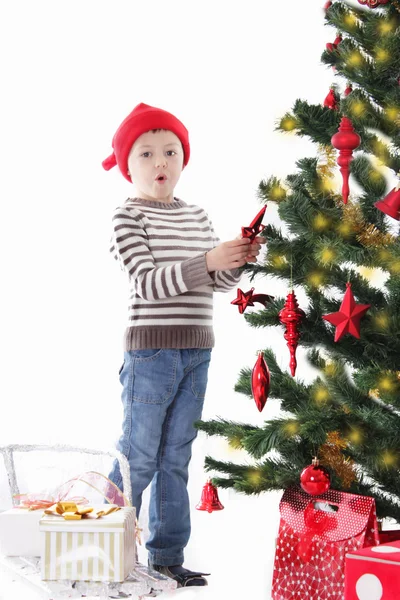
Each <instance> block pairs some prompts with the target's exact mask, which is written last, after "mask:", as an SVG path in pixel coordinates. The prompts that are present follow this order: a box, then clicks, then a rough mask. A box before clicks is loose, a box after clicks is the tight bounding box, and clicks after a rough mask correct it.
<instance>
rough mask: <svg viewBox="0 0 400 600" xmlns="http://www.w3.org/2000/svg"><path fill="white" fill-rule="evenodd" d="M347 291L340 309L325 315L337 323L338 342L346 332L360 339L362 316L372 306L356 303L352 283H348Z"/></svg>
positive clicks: (336, 340)
mask: <svg viewBox="0 0 400 600" xmlns="http://www.w3.org/2000/svg"><path fill="white" fill-rule="evenodd" d="M346 287H347V289H346V292H345V294H344V298H343V301H342V304H341V305H340V310H338V312H335V313H330V314H329V315H323V316H322V318H323V319H325V321H329V323H332V325H335V327H336V332H335V342H338V341H339V340H340V338H342V337H343V336H344V335H345V334H346V333H349V334H350V335H353V336H354V337H356V338H358V339H360V320H361V317H363V316H364V314H365V313H366V312H367V310H368V309H369V308H370V307H371V305H370V304H356V301H355V300H354V296H353V292H352V291H351V283H346Z"/></svg>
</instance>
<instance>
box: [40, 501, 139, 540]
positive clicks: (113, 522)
mask: <svg viewBox="0 0 400 600" xmlns="http://www.w3.org/2000/svg"><path fill="white" fill-rule="evenodd" d="M87 506H91V507H93V509H94V511H99V510H104V509H105V508H107V507H108V506H109V505H107V504H90V505H87ZM135 517H136V511H135V509H134V508H133V507H127V506H125V507H123V508H121V509H120V510H117V511H115V512H112V513H110V514H109V515H104V516H102V517H99V518H94V517H91V516H90V513H89V515H88V516H87V517H85V518H82V519H80V520H67V519H64V517H63V516H61V515H46V514H43V515H42V517H41V519H40V521H39V530H40V531H67V532H71V533H75V532H77V533H79V532H90V531H96V532H100V533H101V532H104V533H115V532H121V531H123V530H124V527H125V523H126V521H127V520H128V519H135Z"/></svg>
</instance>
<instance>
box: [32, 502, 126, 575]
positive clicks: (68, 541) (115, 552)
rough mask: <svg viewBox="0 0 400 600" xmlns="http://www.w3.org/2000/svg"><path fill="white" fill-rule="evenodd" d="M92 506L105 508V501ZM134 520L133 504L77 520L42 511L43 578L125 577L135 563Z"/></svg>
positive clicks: (40, 526)
mask: <svg viewBox="0 0 400 600" xmlns="http://www.w3.org/2000/svg"><path fill="white" fill-rule="evenodd" d="M91 506H93V505H91ZM94 509H95V510H101V509H104V504H103V505H101V506H100V507H99V506H94ZM135 521H136V510H135V508H133V507H125V508H121V509H120V510H118V511H116V512H113V513H111V514H109V515H105V516H103V517H100V518H98V519H93V518H87V519H81V520H80V521H75V520H71V521H67V520H65V519H63V517H61V516H55V515H43V516H42V518H41V519H40V524H39V529H40V532H41V534H40V535H41V574H42V579H44V580H50V581H53V580H57V579H61V580H63V579H71V580H75V581H124V580H125V578H126V577H127V575H128V574H129V572H130V571H132V569H133V568H134V566H135V559H136V557H135V550H136V545H135Z"/></svg>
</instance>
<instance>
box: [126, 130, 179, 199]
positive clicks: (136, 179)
mask: <svg viewBox="0 0 400 600" xmlns="http://www.w3.org/2000/svg"><path fill="white" fill-rule="evenodd" d="M183 159H184V155H183V148H182V144H181V142H180V140H179V138H178V136H176V135H175V134H174V133H172V131H165V130H161V131H156V132H152V131H146V133H143V134H142V135H141V136H140V137H138V138H137V140H136V141H135V143H134V144H133V146H132V148H131V151H130V154H129V157H128V170H129V173H130V174H131V179H132V182H133V183H134V184H135V186H136V188H137V192H138V195H139V196H140V198H143V199H144V200H157V201H158V202H173V199H174V195H173V193H174V187H175V186H176V184H177V183H178V180H179V177H180V174H181V172H182V167H183ZM159 175H164V180H163V181H159V180H158V176H159Z"/></svg>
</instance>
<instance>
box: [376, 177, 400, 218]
mask: <svg viewBox="0 0 400 600" xmlns="http://www.w3.org/2000/svg"><path fill="white" fill-rule="evenodd" d="M374 206H376V208H379V210H381V211H382V212H384V213H385V215H389V217H392V218H393V219H396V220H397V221H400V183H399V184H398V185H397V186H396V187H395V188H393V189H392V191H391V192H389V193H388V195H387V196H385V198H382V200H379V201H378V202H375V204H374Z"/></svg>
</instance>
